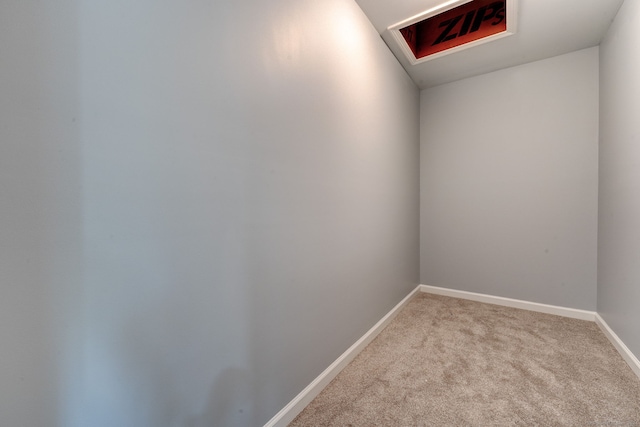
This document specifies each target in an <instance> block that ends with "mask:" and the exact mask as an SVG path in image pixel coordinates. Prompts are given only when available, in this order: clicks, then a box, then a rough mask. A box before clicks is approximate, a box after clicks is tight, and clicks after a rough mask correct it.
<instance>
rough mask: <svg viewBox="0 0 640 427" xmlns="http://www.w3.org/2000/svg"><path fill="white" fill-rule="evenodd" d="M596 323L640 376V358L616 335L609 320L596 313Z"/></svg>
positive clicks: (639, 376)
mask: <svg viewBox="0 0 640 427" xmlns="http://www.w3.org/2000/svg"><path fill="white" fill-rule="evenodd" d="M596 324H597V325H598V326H599V327H600V330H601V331H602V333H603V334H605V336H606V337H607V338H609V341H611V344H613V346H614V347H615V348H616V350H618V353H620V355H621V356H622V358H623V359H624V361H625V362H627V364H628V365H629V367H630V368H631V370H632V371H633V372H634V373H635V374H636V375H637V376H638V378H640V361H639V360H638V358H637V357H636V356H635V355H634V354H633V353H632V352H631V350H629V348H628V347H627V346H626V345H625V344H624V343H623V342H622V340H621V339H620V338H619V337H618V335H616V333H615V332H613V330H612V329H611V328H610V327H609V325H607V322H605V321H604V319H603V318H602V317H600V315H599V314H596Z"/></svg>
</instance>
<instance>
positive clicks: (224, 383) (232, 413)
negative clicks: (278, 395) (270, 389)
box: [185, 367, 258, 427]
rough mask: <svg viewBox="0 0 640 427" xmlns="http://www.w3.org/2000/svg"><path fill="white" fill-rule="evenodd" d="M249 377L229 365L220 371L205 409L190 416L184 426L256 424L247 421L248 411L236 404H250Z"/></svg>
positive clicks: (242, 371)
mask: <svg viewBox="0 0 640 427" xmlns="http://www.w3.org/2000/svg"><path fill="white" fill-rule="evenodd" d="M250 395H251V378H250V374H249V373H248V372H247V371H246V370H243V369H240V368H235V367H230V368H227V369H225V370H224V371H222V372H221V373H220V374H219V375H218V376H217V378H216V380H215V381H214V383H213V387H212V388H211V391H210V393H209V396H208V398H207V404H206V411H205V412H203V413H202V414H199V415H197V416H194V417H192V418H190V419H189V420H188V421H187V423H186V424H185V427H211V426H235V425H238V426H240V425H258V424H255V421H256V420H255V417H253V418H254V419H253V420H251V422H249V420H248V419H247V418H249V417H251V413H250V411H247V410H245V409H243V408H240V409H237V407H238V405H240V406H243V407H249V405H251V401H252V400H253V399H252V398H251V396H250Z"/></svg>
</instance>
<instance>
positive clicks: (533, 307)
mask: <svg viewBox="0 0 640 427" xmlns="http://www.w3.org/2000/svg"><path fill="white" fill-rule="evenodd" d="M417 292H426V293H432V294H437V295H443V296H448V297H453V298H461V299H467V300H472V301H478V302H483V303H487V304H494V305H501V306H506V307H513V308H519V309H523V310H529V311H536V312H539V313H546V314H555V315H557V316H563V317H570V318H573V319H580V320H587V321H591V322H595V323H596V324H597V325H598V326H599V327H600V329H601V330H602V332H603V333H604V334H605V336H606V337H607V338H608V339H609V341H610V342H611V343H612V344H613V346H614V347H615V348H616V350H617V351H618V352H619V353H620V355H621V356H622V358H623V359H624V360H625V362H627V364H628V365H629V367H631V369H632V370H633V372H634V373H635V374H636V375H637V376H638V378H639V379H640V361H638V359H637V358H636V357H635V355H634V354H633V353H632V352H631V351H630V350H629V349H628V348H627V346H626V345H625V344H624V343H623V342H622V340H621V339H620V338H619V337H618V336H617V335H616V334H615V332H613V330H612V329H611V328H610V327H609V326H608V325H607V323H606V322H605V321H604V319H602V317H600V315H599V314H598V313H596V312H594V311H587V310H578V309H573V308H566V307H559V306H554V305H547V304H540V303H535V302H529V301H522V300H516V299H511V298H503V297H496V296H492V295H486V294H478V293H474V292H467V291H458V290H454V289H447V288H440V287H436V286H429V285H418V286H417V287H416V288H415V289H414V290H413V291H411V293H410V294H409V295H407V296H406V297H405V298H404V299H403V300H402V301H400V302H399V303H398V304H397V305H396V306H395V307H394V308H393V309H391V311H390V312H389V313H387V314H386V315H385V316H384V317H383V318H382V319H381V320H380V321H379V322H378V323H376V324H375V325H374V326H373V327H372V328H371V329H370V330H369V331H368V332H367V333H365V334H364V335H363V336H362V338H360V339H359V340H358V341H357V342H356V343H355V344H353V345H352V346H351V347H349V349H348V350H347V351H345V352H344V353H343V354H342V355H341V356H340V357H338V359H336V361H335V362H333V363H332V364H331V365H330V366H329V367H328V368H327V369H325V370H324V372H322V373H321V374H320V375H319V376H318V377H317V378H316V379H315V380H313V381H312V382H311V384H309V385H308V386H307V387H306V388H305V389H304V390H302V391H301V392H300V394H298V395H297V396H296V397H295V398H294V399H293V400H292V401H291V402H289V403H288V404H287V406H285V407H284V408H282V410H281V411H280V412H278V413H277V414H276V415H275V416H274V417H273V418H272V419H271V420H270V421H269V422H268V423H266V424H265V425H264V427H286V426H287V425H288V424H289V423H290V422H291V421H293V420H294V419H295V417H296V416H298V414H299V413H300V412H302V410H303V409H304V408H305V407H306V406H307V405H308V404H309V403H311V401H312V400H313V399H315V397H316V396H317V395H318V394H320V392H321V391H322V390H323V389H324V388H325V387H326V386H327V385H328V384H329V383H330V382H331V381H332V380H333V379H334V378H335V377H336V376H337V375H338V374H339V373H340V371H342V370H343V369H344V368H345V367H346V366H347V365H348V364H349V363H350V362H351V361H352V360H353V359H354V358H355V357H356V356H357V355H358V353H360V352H361V351H362V350H363V349H364V348H365V347H366V346H367V345H368V344H369V343H370V342H371V341H373V340H374V339H375V337H376V336H377V335H378V334H379V333H380V332H382V330H383V329H384V328H385V327H386V326H387V325H388V324H389V323H390V322H391V321H392V320H393V318H394V317H395V316H396V315H397V314H398V313H399V312H400V310H402V308H403V307H404V306H405V305H406V304H407V303H408V302H409V300H410V299H411V298H412V297H413V296H414V295H415V294H416V293H417Z"/></svg>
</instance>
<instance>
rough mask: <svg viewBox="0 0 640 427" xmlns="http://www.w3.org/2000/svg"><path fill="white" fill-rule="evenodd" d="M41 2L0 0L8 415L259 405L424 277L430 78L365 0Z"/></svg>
mask: <svg viewBox="0 0 640 427" xmlns="http://www.w3.org/2000/svg"><path fill="white" fill-rule="evenodd" d="M45 3H46V2H45ZM45 3H42V2H36V1H31V0H26V1H6V2H2V3H1V4H0V58H2V64H1V66H0V94H1V95H2V96H0V140H1V141H2V144H0V163H1V167H0V198H1V199H0V200H2V212H1V214H0V233H2V245H0V251H1V255H0V279H1V280H2V286H1V287H0V292H1V294H0V334H1V335H0V341H1V342H2V352H0V425H3V426H30V427H31V426H33V427H37V426H43V427H44V426H47V427H49V426H55V425H58V426H64V427H87V426H91V427H99V426H110V427H112V426H120V427H125V426H135V427H144V426H149V427H158V426H180V427H204V426H212V425H216V426H256V425H262V424H263V423H265V422H266V421H268V420H269V419H270V418H271V417H272V416H273V415H275V414H276V412H278V411H279V410H280V409H281V408H282V407H283V406H284V405H285V404H286V403H287V402H289V401H290V399H292V398H293V397H294V396H295V395H296V394H297V393H299V392H300V391H301V390H302V389H303V388H304V387H305V386H307V385H308V384H309V382H310V381H311V380H312V379H313V378H315V377H316V376H317V375H318V374H319V373H320V372H322V371H323V370H324V369H325V368H326V367H327V366H328V365H329V364H330V363H331V362H333V361H334V360H335V359H336V357H338V356H339V355H340V354H341V353H342V352H343V351H344V350H346V349H347V348H348V347H349V346H350V345H351V344H352V343H353V342H354V341H355V340H356V339H357V338H359V337H360V336H361V335H362V334H363V333H364V332H365V331H366V330H368V329H369V328H370V327H371V326H372V325H373V324H374V323H375V322H377V321H378V320H379V319H380V318H381V317H382V316H383V315H384V314H385V313H386V312H387V311H388V310H390V309H391V308H392V307H393V306H394V305H395V304H396V303H397V302H398V301H400V300H401V299H402V298H403V297H404V296H406V295H407V293H408V292H409V291H410V290H411V289H413V288H414V287H415V286H416V285H417V283H418V244H419V237H418V224H419V213H418V208H419V201H418V186H419V174H418V168H419V160H418V157H419V154H418V152H419V138H418V132H419V112H418V109H419V92H418V90H417V88H416V87H415V85H414V84H413V83H412V82H411V81H410V79H409V78H408V77H407V75H406V74H405V72H404V71H403V70H402V68H401V67H400V65H399V64H398V63H397V61H396V60H395V58H394V57H393V55H392V54H391V53H390V52H389V51H388V49H387V48H386V46H385V45H384V43H383V42H382V40H381V39H380V37H379V36H378V34H377V33H376V31H375V30H374V29H373V27H372V26H371V24H370V23H369V22H368V21H367V19H366V18H365V17H364V15H363V13H362V12H361V10H360V9H359V8H358V6H357V5H356V3H355V2H353V1H343V0H326V1H322V2H317V1H312V0H302V1H300V0H274V1H270V2H261V1H257V0H246V1H237V2H215V1H210V0H204V1H198V2H195V1H189V2H184V1H168V2H157V1H151V0H144V1H138V2H129V1H123V0H116V1H110V2H94V1H82V2H80V1H79V0H78V1H72V0H61V1H58V2H55V5H53V4H52V5H47V4H45Z"/></svg>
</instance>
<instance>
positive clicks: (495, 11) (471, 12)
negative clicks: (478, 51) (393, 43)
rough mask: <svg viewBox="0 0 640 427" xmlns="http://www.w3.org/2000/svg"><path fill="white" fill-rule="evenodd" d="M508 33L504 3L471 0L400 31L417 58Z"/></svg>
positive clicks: (499, 1)
mask: <svg viewBox="0 0 640 427" xmlns="http://www.w3.org/2000/svg"><path fill="white" fill-rule="evenodd" d="M505 31H507V13H506V0H498V1H496V0H473V1H471V2H469V3H465V4H463V5H462V6H458V7H456V8H454V9H450V10H447V11H445V12H443V13H440V14H438V15H435V16H431V17H429V18H427V19H424V20H422V21H419V22H416V23H414V24H411V25H409V26H407V27H404V28H401V29H400V34H402V37H404V39H405V41H406V42H407V45H408V46H409V48H410V49H411V51H412V52H413V54H414V56H415V57H416V59H420V58H424V57H427V56H429V55H433V54H435V53H438V52H442V51H445V50H448V49H451V48H454V47H457V46H461V45H463V44H467V43H471V42H474V41H476V40H480V39H483V38H486V37H489V36H493V35H495V34H498V33H502V32H505Z"/></svg>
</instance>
